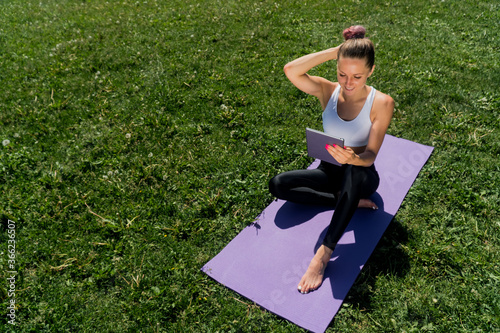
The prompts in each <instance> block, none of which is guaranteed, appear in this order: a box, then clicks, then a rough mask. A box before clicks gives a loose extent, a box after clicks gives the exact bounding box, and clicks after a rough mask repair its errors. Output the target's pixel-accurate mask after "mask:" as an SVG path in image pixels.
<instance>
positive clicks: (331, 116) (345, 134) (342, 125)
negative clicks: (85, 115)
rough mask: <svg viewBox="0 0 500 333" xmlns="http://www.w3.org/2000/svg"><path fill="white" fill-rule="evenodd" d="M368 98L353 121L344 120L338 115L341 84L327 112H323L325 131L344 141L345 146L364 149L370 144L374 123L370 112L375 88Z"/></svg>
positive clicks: (327, 106) (334, 93)
mask: <svg viewBox="0 0 500 333" xmlns="http://www.w3.org/2000/svg"><path fill="white" fill-rule="evenodd" d="M370 88H371V91H370V93H369V94H368V97H367V98H366V102H365V105H363V108H362V109H361V112H360V113H359V114H358V115H357V116H356V118H354V119H353V120H349V121H346V120H343V119H342V118H340V117H339V115H338V113H337V102H338V100H339V92H340V84H339V85H338V87H337V88H336V89H335V91H334V92H333V93H332V96H331V97H330V100H329V101H328V104H327V105H326V108H325V110H324V111H323V131H324V132H325V133H327V134H330V135H332V136H335V137H337V138H342V139H344V144H345V145H346V146H349V147H362V146H366V145H367V144H368V136H369V135H370V129H371V126H372V122H371V120H370V111H371V109H372V105H373V100H374V99H375V92H376V90H375V88H373V87H370Z"/></svg>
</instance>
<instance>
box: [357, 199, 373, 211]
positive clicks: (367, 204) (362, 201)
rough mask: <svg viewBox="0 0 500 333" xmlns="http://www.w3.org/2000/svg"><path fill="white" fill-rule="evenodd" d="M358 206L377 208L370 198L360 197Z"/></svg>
mask: <svg viewBox="0 0 500 333" xmlns="http://www.w3.org/2000/svg"><path fill="white" fill-rule="evenodd" d="M358 208H371V209H378V207H377V205H376V204H375V203H374V202H373V201H371V200H370V199H360V200H359V203H358Z"/></svg>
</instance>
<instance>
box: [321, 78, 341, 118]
mask: <svg viewBox="0 0 500 333" xmlns="http://www.w3.org/2000/svg"><path fill="white" fill-rule="evenodd" d="M320 80H321V82H322V83H321V89H322V98H321V106H322V108H323V110H324V109H325V108H326V106H327V104H328V101H329V100H330V98H331V97H332V94H333V92H334V91H335V89H337V87H338V86H339V83H338V82H332V81H329V80H327V79H325V78H320Z"/></svg>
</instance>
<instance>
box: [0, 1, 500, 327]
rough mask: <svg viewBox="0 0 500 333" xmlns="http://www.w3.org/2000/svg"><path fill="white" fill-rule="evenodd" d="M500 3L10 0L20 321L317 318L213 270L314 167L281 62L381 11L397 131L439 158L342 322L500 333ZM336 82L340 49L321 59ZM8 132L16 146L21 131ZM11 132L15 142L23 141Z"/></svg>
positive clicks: (7, 55)
mask: <svg viewBox="0 0 500 333" xmlns="http://www.w3.org/2000/svg"><path fill="white" fill-rule="evenodd" d="M499 13H500V5H499V4H498V3H497V2H496V1H471V0H460V1H459V0H446V1H436V0H431V1H423V0H411V1H410V0H404V1H386V2H382V1H375V0H371V1H321V0H313V1H307V3H305V2H303V1H295V0H290V1H286V2H274V1H267V0H264V1H259V2H257V1H232V0H229V1H214V0H207V1H203V2H198V1H192V0H186V1H177V0H148V1H128V0H123V1H107V2H104V1H97V0H87V1H73V0H65V1H54V0H48V1H31V0H24V1H20V0H15V1H14V0H5V1H2V2H1V3H0V69H1V71H0V80H1V81H0V82H1V84H2V86H1V89H0V141H2V142H3V143H5V145H3V144H2V145H0V200H1V205H0V218H1V222H2V223H1V226H0V249H1V251H0V253H1V255H0V279H1V280H2V282H1V283H0V287H1V288H0V297H1V303H0V328H1V330H2V331H9V330H10V331H14V330H13V327H12V326H11V325H9V324H8V323H7V320H8V318H7V316H6V313H7V305H8V304H9V302H10V298H9V297H8V287H7V284H6V283H4V282H5V281H6V278H7V277H8V273H7V272H8V270H9V269H8V262H7V260H8V257H7V253H8V252H7V251H8V248H7V240H8V237H9V234H8V220H9V219H10V220H13V221H15V222H16V267H15V268H16V270H17V271H18V275H17V280H16V306H17V311H16V316H17V317H16V321H17V326H16V327H15V331H16V332H141V331H142V332H191V331H195V332H302V331H303V330H301V329H300V328H298V327H296V326H295V325H293V324H291V323H289V322H287V321H285V320H282V319H280V318H278V317H276V316H274V315H273V314H270V313H268V312H266V311H265V310H262V309H261V308H259V307H258V306H257V305H255V304H253V303H251V302H250V301H248V300H247V299H245V298H243V297H241V296H239V295H238V294H236V293H234V292H232V291H230V290H228V289H227V288H225V287H223V286H222V285H219V284H218V283H216V282H214V281H213V280H211V279H210V278H208V277H207V276H206V275H204V274H203V273H201V272H200V268H201V267H202V266H203V264H205V263H206V262H207V261H208V260H209V259H211V258H212V257H213V256H214V255H216V254H217V253H218V252H219V251H220V250H222V248H223V247H224V246H225V245H226V244H227V243H228V242H229V241H230V240H231V239H232V238H233V237H234V236H235V235H237V234H238V232H239V231H241V230H242V229H243V228H244V227H245V226H247V225H248V224H249V223H251V222H252V221H253V219H254V218H255V216H256V215H257V214H258V213H259V212H260V211H261V210H262V209H264V208H265V207H266V206H267V205H268V204H269V203H270V202H271V201H272V199H273V198H272V197H271V195H270V194H269V193H268V191H267V182H268V180H269V179H270V177H272V176H273V175H274V174H276V173H278V172H281V171H284V170H289V169H295V168H303V167H306V166H307V165H308V164H309V163H310V162H311V160H310V159H309V158H308V157H307V156H306V154H305V152H304V149H305V140H304V133H303V130H304V127H306V125H307V126H309V127H320V124H321V110H320V106H319V103H318V102H317V101H316V100H315V99H314V98H312V97H310V96H306V95H305V94H303V93H301V92H299V91H298V90H297V89H296V88H294V87H293V86H292V85H291V83H289V82H288V81H287V80H286V78H285V76H284V74H283V72H282V68H283V66H284V65H285V64H286V63H287V62H288V61H290V60H292V59H294V58H296V57H298V56H301V55H304V54H306V53H309V52H313V51H319V50H322V49H325V48H328V47H331V46H334V45H337V44H339V43H340V42H341V31H342V29H344V28H345V27H348V26H349V25H352V24H363V25H365V26H366V28H367V31H368V35H369V37H370V38H371V39H372V40H373V41H374V42H375V43H376V45H377V59H376V65H377V67H376V70H375V73H374V75H373V76H372V77H371V79H370V82H369V83H370V84H371V85H373V86H375V87H376V88H377V89H379V90H381V91H383V92H385V93H387V94H389V95H391V96H392V97H393V98H394V99H395V100H396V102H397V104H396V111H395V115H394V119H393V121H392V123H391V126H390V128H389V134H392V135H395V136H398V137H402V138H406V139H409V140H414V141H417V142H420V143H423V144H427V145H433V146H434V147H435V151H434V153H433V154H432V156H431V158H430V160H429V162H428V163H427V164H426V166H425V167H424V168H423V170H422V172H421V173H420V175H419V177H418V179H417V181H416V182H415V184H414V185H413V187H412V188H411V190H410V192H409V193H408V196H407V197H406V199H405V201H404V202H403V205H402V207H401V209H400V210H399V212H398V214H397V215H396V217H395V219H394V221H393V222H392V224H391V226H390V228H389V230H388V231H387V232H386V234H385V236H384V238H383V239H382V241H381V242H380V244H379V245H378V247H377V248H376V250H375V252H374V254H373V255H372V257H371V258H370V260H369V262H368V263H367V265H366V266H365V268H364V270H363V271H362V273H361V275H360V276H359V278H358V280H357V281H356V283H355V285H354V286H353V288H352V290H351V292H350V293H349V295H348V298H347V300H346V303H345V304H344V306H343V307H342V309H341V311H340V312H339V313H338V315H337V316H336V318H335V320H334V321H333V322H332V324H331V326H330V328H329V329H328V331H329V332H388V331H394V332H423V331H435V332H495V331H497V332H498V331H499V330H500V319H499V318H500V297H499V296H498V291H499V290H500V267H499V262H500V256H499V253H500V218H499V210H500V204H499V190H498V189H499V188H500V176H499V175H500V173H499V171H500V164H499V162H498V161H499V153H500V146H499V145H500V144H499V134H500V130H499V129H500V123H499V118H500V114H499V110H500V94H499V93H498V87H499V83H500V64H499V58H498V54H499V52H500V33H499V31H498V22H499V21H500V14H499ZM313 73H314V74H317V75H322V76H325V77H328V78H331V79H335V75H336V74H335V64H334V63H328V64H323V65H321V66H319V67H318V68H316V69H314V70H313ZM6 140H8V141H6ZM7 143H8V144H7Z"/></svg>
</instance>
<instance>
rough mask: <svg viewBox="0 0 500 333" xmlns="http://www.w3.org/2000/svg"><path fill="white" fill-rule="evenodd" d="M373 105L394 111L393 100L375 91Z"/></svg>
mask: <svg viewBox="0 0 500 333" xmlns="http://www.w3.org/2000/svg"><path fill="white" fill-rule="evenodd" d="M373 103H374V104H375V105H376V106H378V107H383V108H384V109H385V108H391V109H394V99H393V98H392V97H391V96H389V95H387V94H384V93H383V92H381V91H379V90H376V92H375V100H374V101H373Z"/></svg>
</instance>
